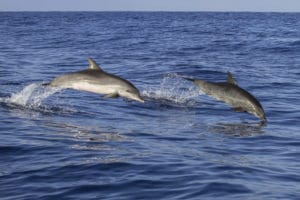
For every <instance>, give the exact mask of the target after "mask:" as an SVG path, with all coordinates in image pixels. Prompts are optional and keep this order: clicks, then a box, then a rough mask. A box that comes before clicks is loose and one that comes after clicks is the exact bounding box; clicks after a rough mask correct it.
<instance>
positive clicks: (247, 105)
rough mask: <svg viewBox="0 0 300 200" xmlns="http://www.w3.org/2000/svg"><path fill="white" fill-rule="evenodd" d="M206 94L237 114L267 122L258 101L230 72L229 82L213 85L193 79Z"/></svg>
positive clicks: (228, 74)
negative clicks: (242, 113)
mask: <svg viewBox="0 0 300 200" xmlns="http://www.w3.org/2000/svg"><path fill="white" fill-rule="evenodd" d="M182 78H184V79H186V80H189V81H192V82H193V83H194V84H195V85H196V86H198V87H199V88H200V89H201V90H202V91H203V92H204V93H206V94H207V95H209V96H211V97H214V98H215V99H217V100H219V101H223V102H225V103H227V104H229V105H231V106H232V107H233V109H234V110H235V111H236V112H248V113H251V114H253V115H255V116H256V117H258V118H260V119H261V121H262V122H263V123H265V122H266V115H265V111H264V109H263V107H262V106H261V104H260V103H259V102H258V100H257V99H256V98H255V97H254V96H252V95H251V94H250V93H249V92H247V91H246V90H244V89H242V88H240V87H239V86H238V85H237V83H236V81H235V80H234V78H233V76H232V74H231V73H230V72H228V73H227V82H219V83H213V82H208V81H204V80H197V79H191V78H187V77H182Z"/></svg>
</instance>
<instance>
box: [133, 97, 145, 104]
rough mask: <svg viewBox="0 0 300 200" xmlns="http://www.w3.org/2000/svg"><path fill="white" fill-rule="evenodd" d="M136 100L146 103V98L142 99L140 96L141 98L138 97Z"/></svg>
mask: <svg viewBox="0 0 300 200" xmlns="http://www.w3.org/2000/svg"><path fill="white" fill-rule="evenodd" d="M135 100H136V101H138V102H141V103H145V100H144V99H142V98H141V97H139V98H137V99H135Z"/></svg>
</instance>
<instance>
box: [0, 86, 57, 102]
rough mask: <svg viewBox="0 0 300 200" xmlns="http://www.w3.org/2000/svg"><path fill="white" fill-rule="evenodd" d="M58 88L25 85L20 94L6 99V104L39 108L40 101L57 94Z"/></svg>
mask: <svg viewBox="0 0 300 200" xmlns="http://www.w3.org/2000/svg"><path fill="white" fill-rule="evenodd" d="M59 90H61V89H59V88H52V87H44V86H42V85H41V84H39V83H32V84H30V85H27V86H25V87H24V88H23V90H21V91H20V92H17V93H14V94H12V95H11V97H10V98H7V99H6V102H7V103H11V104H16V105H20V106H26V107H39V106H41V104H42V101H43V100H44V99H46V98H47V97H49V96H50V95H52V94H54V93H56V92H58V91H59Z"/></svg>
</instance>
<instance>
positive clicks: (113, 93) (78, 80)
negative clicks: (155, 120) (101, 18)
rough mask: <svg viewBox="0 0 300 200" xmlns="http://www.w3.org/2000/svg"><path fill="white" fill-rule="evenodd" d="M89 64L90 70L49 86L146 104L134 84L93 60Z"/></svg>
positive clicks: (58, 78)
mask: <svg viewBox="0 0 300 200" xmlns="http://www.w3.org/2000/svg"><path fill="white" fill-rule="evenodd" d="M88 62H89V68H88V69H85V70H82V71H78V72H72V73H68V74H64V75H62V76H58V77H56V78H55V79H53V80H52V81H51V82H50V83H49V84H47V85H49V86H53V87H61V88H70V89H75V90H83V91H88V92H93V93H97V94H103V95H105V96H104V97H105V98H116V97H119V96H120V97H123V98H125V99H129V100H135V101H139V102H144V100H143V99H142V97H141V96H140V93H139V91H138V89H137V88H136V87H135V86H134V85H133V84H132V83H130V82H129V81H127V80H125V79H122V78H120V77H118V76H116V75H113V74H109V73H107V72H105V71H103V70H102V69H101V68H100V67H99V65H98V64H97V63H96V62H95V61H94V60H93V59H91V58H89V59H88Z"/></svg>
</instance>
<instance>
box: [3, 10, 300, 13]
mask: <svg viewBox="0 0 300 200" xmlns="http://www.w3.org/2000/svg"><path fill="white" fill-rule="evenodd" d="M0 12H182V13H183V12H207V13H208V12H218V13H230V12H231V13H300V11H291V10H286V11H279V10H270V11H252V10H231V11H230V10H0Z"/></svg>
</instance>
